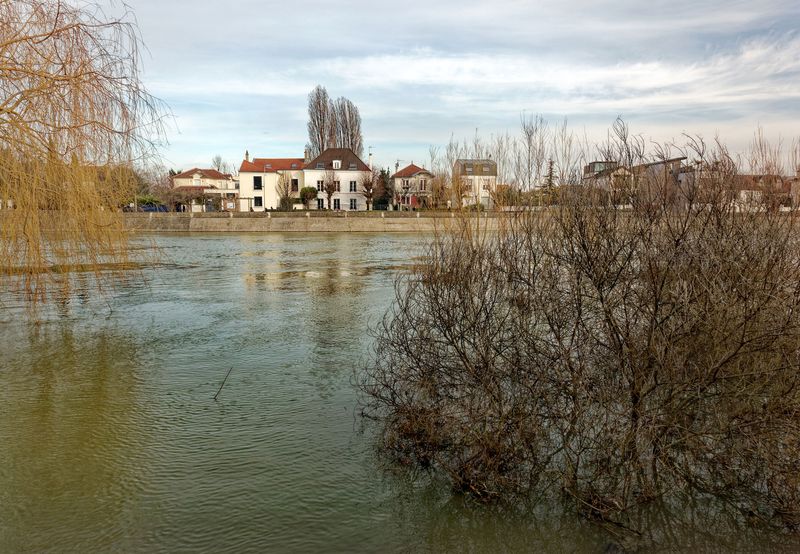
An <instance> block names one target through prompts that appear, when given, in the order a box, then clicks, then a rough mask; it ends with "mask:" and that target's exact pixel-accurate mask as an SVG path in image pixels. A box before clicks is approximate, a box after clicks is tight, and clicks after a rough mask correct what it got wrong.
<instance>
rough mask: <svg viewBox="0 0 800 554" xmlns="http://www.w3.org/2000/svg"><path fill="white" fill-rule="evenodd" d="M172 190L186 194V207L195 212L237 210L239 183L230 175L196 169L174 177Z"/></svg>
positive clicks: (212, 170) (214, 170)
mask: <svg viewBox="0 0 800 554" xmlns="http://www.w3.org/2000/svg"><path fill="white" fill-rule="evenodd" d="M172 188H173V189H174V190H175V191H178V192H184V193H186V197H187V201H186V204H184V206H186V207H187V208H188V209H189V210H191V211H193V212H204V211H211V210H216V209H219V210H222V211H236V209H237V198H238V196H239V190H238V183H237V181H236V180H235V179H234V178H233V176H232V175H230V174H229V173H222V172H219V171H217V170H216V169H200V168H197V167H195V168H192V169H190V170H188V171H183V172H181V173H179V174H177V175H174V176H173V177H172Z"/></svg>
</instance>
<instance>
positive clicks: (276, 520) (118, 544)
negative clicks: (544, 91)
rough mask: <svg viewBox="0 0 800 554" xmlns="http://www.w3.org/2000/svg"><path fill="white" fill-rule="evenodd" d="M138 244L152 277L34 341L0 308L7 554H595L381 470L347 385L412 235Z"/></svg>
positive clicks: (567, 538) (584, 534)
mask: <svg viewBox="0 0 800 554" xmlns="http://www.w3.org/2000/svg"><path fill="white" fill-rule="evenodd" d="M137 241H138V243H139V244H140V245H141V246H142V247H143V248H145V247H149V245H151V244H152V243H155V245H157V246H158V248H159V249H160V254H159V260H160V263H159V264H158V265H157V266H156V267H155V268H152V269H148V270H145V271H144V272H143V273H142V274H141V275H140V276H139V277H138V278H136V279H133V280H132V281H131V282H129V283H127V284H124V285H118V286H117V287H116V288H114V289H113V290H108V291H107V292H106V293H105V294H94V293H93V294H79V295H77V296H76V297H74V298H73V299H72V301H71V303H70V304H69V306H67V307H48V308H46V309H45V310H44V311H43V312H42V313H41V314H40V322H39V323H38V324H31V323H29V322H27V321H26V319H25V318H24V317H22V311H21V309H20V308H18V307H15V306H14V303H13V301H12V300H10V299H9V297H8V296H7V295H6V298H5V300H6V302H5V306H4V307H3V308H2V309H0V552H108V551H124V552H196V551H206V552H418V551H421V552H426V551H428V552H444V551H463V552H501V551H542V550H544V551H559V552H602V551H603V549H604V548H605V546H606V545H607V544H608V541H609V538H608V537H606V536H604V535H603V534H601V533H600V532H599V531H598V530H597V529H596V528H594V527H593V526H591V525H590V524H588V523H582V522H580V521H578V520H576V519H575V518H574V517H565V516H561V517H557V516H548V515H547V514H535V515H534V514H531V513H530V512H526V511H515V512H512V513H510V512H509V511H508V510H501V509H493V508H490V507H483V506H479V505H476V504H474V503H472V502H470V501H469V500H467V499H464V498H460V497H454V496H452V495H451V494H450V492H449V491H448V490H447V487H446V486H444V485H443V484H442V483H437V482H436V481H430V480H429V479H412V478H411V476H409V475H408V474H407V473H405V472H403V471H395V470H392V468H389V467H387V466H386V465H385V464H384V463H383V462H382V461H381V459H380V458H379V457H378V456H377V455H376V453H375V451H374V448H373V444H374V443H373V441H372V440H371V436H370V433H369V431H366V432H364V431H362V430H361V429H360V427H359V424H358V421H357V419H356V418H355V416H354V409H355V402H356V395H355V392H354V390H353V387H352V386H351V384H350V383H351V376H352V372H353V370H354V368H357V367H358V366H359V365H360V364H363V363H364V360H365V356H366V355H367V352H368V348H369V344H370V335H369V329H370V327H371V326H372V325H374V324H375V322H376V321H377V320H378V319H379V318H380V317H381V316H382V315H383V314H384V312H385V311H386V309H387V308H388V307H389V306H390V303H391V301H392V298H393V281H394V278H395V276H396V275H397V273H398V272H399V271H402V270H404V269H405V268H407V267H408V266H409V264H411V263H413V262H414V260H415V259H416V258H417V257H418V256H419V255H420V243H419V241H420V238H419V236H418V235H378V236H374V235H358V234H319V235H313V236H299V235H281V234H257V235H256V234H253V235H250V234H237V235H229V234H224V235H196V234H192V235H169V236H153V237H146V238H139V239H137ZM229 368H232V369H231V372H230V377H229V378H228V380H227V383H226V384H225V386H224V387H223V389H222V391H221V392H220V394H219V397H218V400H217V401H215V400H214V399H213V397H214V394H215V393H216V392H217V390H218V389H219V385H220V383H221V382H222V380H223V378H224V377H225V375H226V373H227V371H228V369H229ZM712 544H713V543H712ZM671 546H672V547H676V545H675V544H673V545H671ZM684 546H686V545H684ZM751 546H752V545H751ZM667 548H668V549H669V545H667ZM712 549H713V548H712Z"/></svg>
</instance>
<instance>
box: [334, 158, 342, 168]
mask: <svg viewBox="0 0 800 554" xmlns="http://www.w3.org/2000/svg"><path fill="white" fill-rule="evenodd" d="M333 169H342V160H333Z"/></svg>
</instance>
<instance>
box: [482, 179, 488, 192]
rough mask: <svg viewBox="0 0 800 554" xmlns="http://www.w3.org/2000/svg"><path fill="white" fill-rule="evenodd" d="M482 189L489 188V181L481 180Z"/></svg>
mask: <svg viewBox="0 0 800 554" xmlns="http://www.w3.org/2000/svg"><path fill="white" fill-rule="evenodd" d="M483 190H489V181H484V182H483Z"/></svg>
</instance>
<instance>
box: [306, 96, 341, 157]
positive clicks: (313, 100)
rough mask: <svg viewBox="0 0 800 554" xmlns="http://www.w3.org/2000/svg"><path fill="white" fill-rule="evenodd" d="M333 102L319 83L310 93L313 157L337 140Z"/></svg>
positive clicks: (309, 133)
mask: <svg viewBox="0 0 800 554" xmlns="http://www.w3.org/2000/svg"><path fill="white" fill-rule="evenodd" d="M335 115H336V114H335V113H334V110H333V103H332V102H331V99H330V97H329V96H328V91H327V90H326V89H325V87H323V86H320V85H317V87H316V88H314V90H312V91H311V93H310V94H309V95H308V145H307V146H308V149H309V153H310V155H311V157H312V158H315V157H317V156H319V155H320V154H321V153H322V152H324V151H325V150H326V149H328V148H331V147H332V146H333V145H334V144H335V142H336V121H335Z"/></svg>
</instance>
